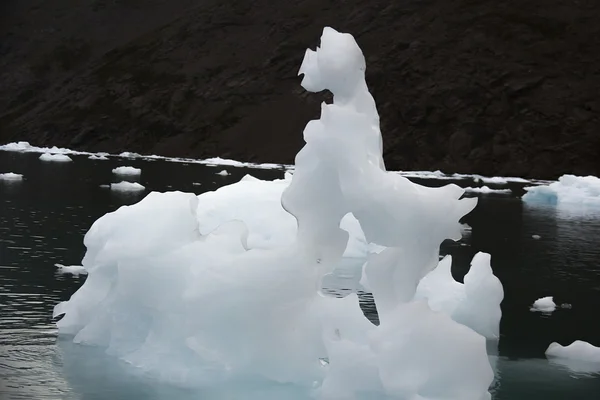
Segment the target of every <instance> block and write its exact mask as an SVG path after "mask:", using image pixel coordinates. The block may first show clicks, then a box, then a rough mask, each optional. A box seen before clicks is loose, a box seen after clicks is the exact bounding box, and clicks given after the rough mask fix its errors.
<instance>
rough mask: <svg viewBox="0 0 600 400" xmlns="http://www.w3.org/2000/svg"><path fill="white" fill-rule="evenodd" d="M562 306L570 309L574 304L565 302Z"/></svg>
mask: <svg viewBox="0 0 600 400" xmlns="http://www.w3.org/2000/svg"><path fill="white" fill-rule="evenodd" d="M560 308H564V309H565V310H570V309H571V308H573V305H571V304H569V303H563V304H561V305H560Z"/></svg>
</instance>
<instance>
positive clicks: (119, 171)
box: [112, 166, 142, 176]
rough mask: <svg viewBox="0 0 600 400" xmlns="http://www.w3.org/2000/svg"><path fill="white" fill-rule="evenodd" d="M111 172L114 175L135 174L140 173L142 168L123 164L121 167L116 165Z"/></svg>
mask: <svg viewBox="0 0 600 400" xmlns="http://www.w3.org/2000/svg"><path fill="white" fill-rule="evenodd" d="M112 172H113V174H115V175H132V176H137V175H140V174H141V173H142V170H141V169H140V168H135V167H127V166H123V167H117V168H115V169H113V170H112Z"/></svg>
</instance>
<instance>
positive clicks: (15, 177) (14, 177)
mask: <svg viewBox="0 0 600 400" xmlns="http://www.w3.org/2000/svg"><path fill="white" fill-rule="evenodd" d="M21 180H23V175H22V174H15V173H14V172H5V173H3V174H0V181H21Z"/></svg>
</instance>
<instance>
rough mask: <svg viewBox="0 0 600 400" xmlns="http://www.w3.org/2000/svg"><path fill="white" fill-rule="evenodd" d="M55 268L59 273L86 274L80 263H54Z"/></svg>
mask: <svg viewBox="0 0 600 400" xmlns="http://www.w3.org/2000/svg"><path fill="white" fill-rule="evenodd" d="M54 266H55V267H56V268H58V271H57V272H58V273H59V274H71V275H74V276H79V275H87V271H86V270H85V268H84V267H83V266H81V265H62V264H54Z"/></svg>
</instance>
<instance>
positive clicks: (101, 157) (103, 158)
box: [88, 154, 108, 161]
mask: <svg viewBox="0 0 600 400" xmlns="http://www.w3.org/2000/svg"><path fill="white" fill-rule="evenodd" d="M88 159H90V160H100V161H106V160H108V157H106V156H105V155H103V154H92V155H91V156H89V157H88Z"/></svg>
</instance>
